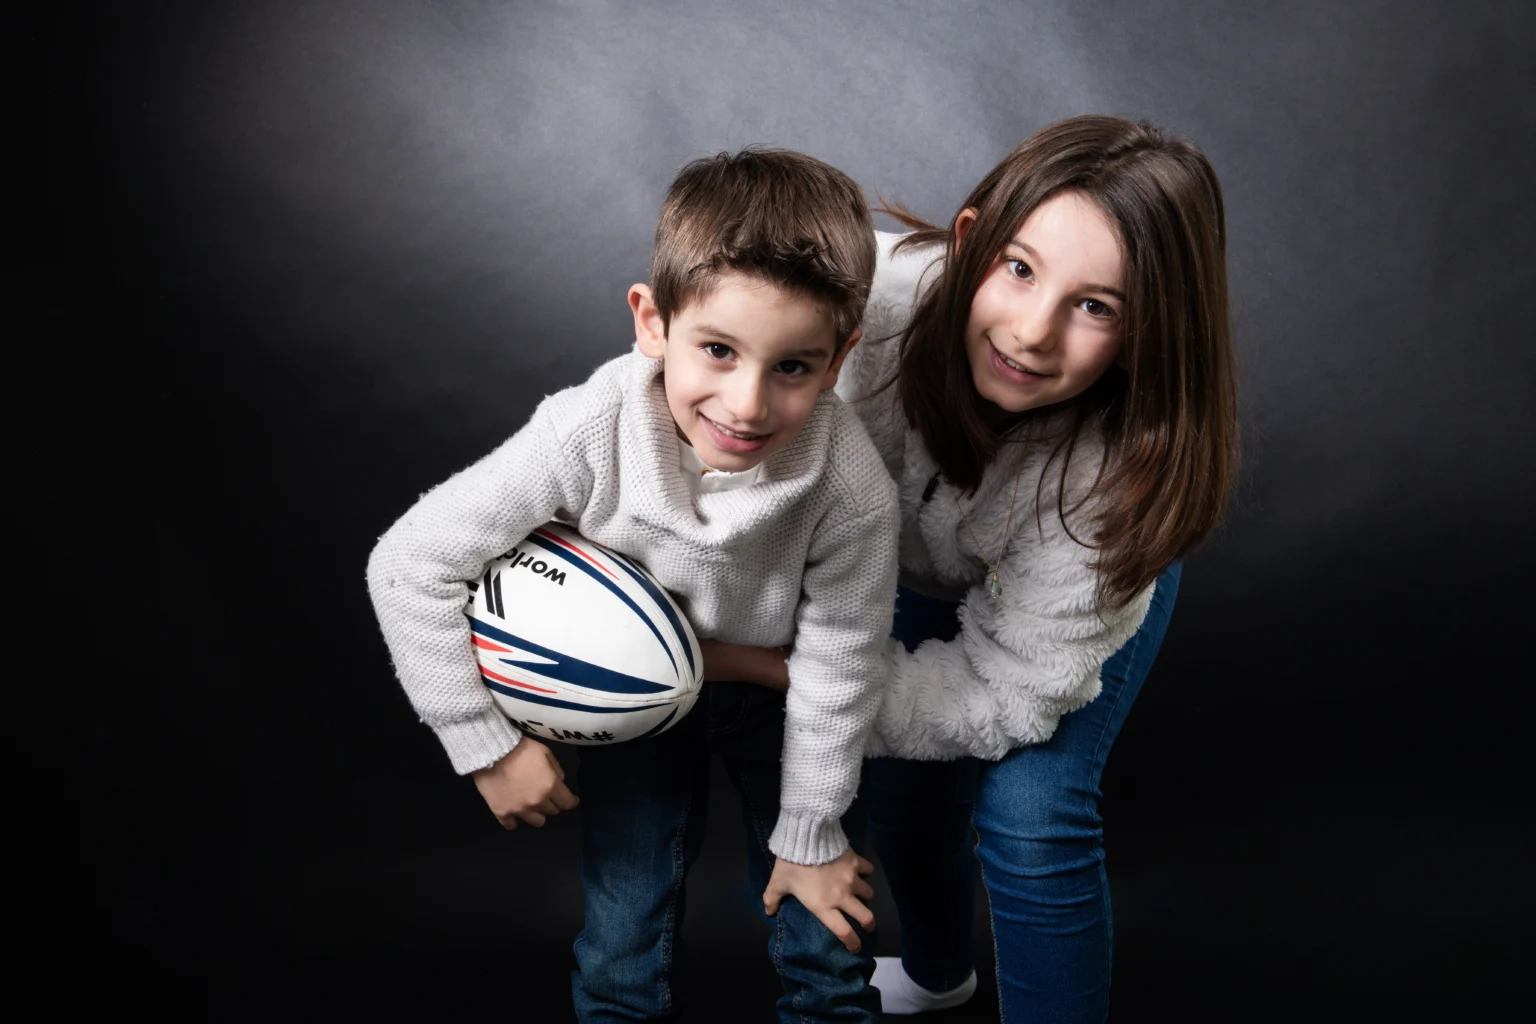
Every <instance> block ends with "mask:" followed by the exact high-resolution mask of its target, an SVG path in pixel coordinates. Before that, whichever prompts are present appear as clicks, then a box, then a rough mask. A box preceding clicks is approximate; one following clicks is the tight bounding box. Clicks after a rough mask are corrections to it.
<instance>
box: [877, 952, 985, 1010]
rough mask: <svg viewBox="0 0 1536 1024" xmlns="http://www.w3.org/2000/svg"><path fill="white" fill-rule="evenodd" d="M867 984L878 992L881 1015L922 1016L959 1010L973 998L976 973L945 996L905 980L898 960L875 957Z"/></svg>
mask: <svg viewBox="0 0 1536 1024" xmlns="http://www.w3.org/2000/svg"><path fill="white" fill-rule="evenodd" d="M869 983H870V984H871V985H873V986H874V987H875V988H877V989H879V990H880V1012H881V1013H890V1014H904V1013H924V1012H926V1011H928V1010H944V1009H948V1008H949V1007H951V1006H959V1005H960V1004H961V1003H963V1002H965V1001H966V1000H967V999H969V998H971V996H973V995H975V994H976V972H975V971H972V972H971V976H970V977H969V978H966V979H965V980H964V981H962V982H961V983H960V984H958V985H956V986H955V987H954V988H952V989H950V990H949V991H947V992H934V991H931V990H929V989H926V988H923V986H921V985H919V984H918V983H917V982H915V981H913V980H912V979H911V977H909V976H908V974H907V970H906V968H905V967H902V966H901V957H899V956H877V957H875V976H874V977H873V978H871V979H870V980H869Z"/></svg>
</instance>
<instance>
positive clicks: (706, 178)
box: [651, 147, 875, 349]
mask: <svg viewBox="0 0 1536 1024" xmlns="http://www.w3.org/2000/svg"><path fill="white" fill-rule="evenodd" d="M733 271H734V272H737V273H742V274H748V275H751V276H753V277H757V278H761V279H762V280H765V281H768V282H770V283H772V284H775V285H777V286H779V287H780V288H784V289H786V290H788V291H792V292H797V293H800V294H803V295H807V296H809V297H810V298H812V299H814V300H816V301H817V302H820V303H823V304H824V305H825V306H826V308H827V310H828V312H830V313H831V315H832V321H833V325H834V327H835V330H836V332H837V345H836V347H837V349H841V348H842V346H843V345H844V344H845V343H846V342H847V340H848V338H849V336H850V335H851V334H852V333H853V331H854V330H855V329H856V328H857V327H858V326H859V321H860V319H861V318H862V317H863V315H864V304H865V302H866V301H867V300H868V299H869V287H870V282H871V281H872V280H873V279H874V276H875V228H874V221H873V220H872V219H871V218H870V212H869V203H868V202H867V201H866V199H865V198H864V193H863V191H862V190H861V189H860V188H859V186H858V185H857V184H856V183H855V182H854V181H853V179H852V178H850V177H848V176H847V175H846V174H844V173H843V172H842V171H839V170H838V169H837V168H835V167H832V166H831V165H829V164H826V163H823V162H822V161H820V160H817V159H816V158H815V157H812V156H807V155H805V154H804V153H796V152H793V151H791V150H784V149H765V148H758V147H748V148H747V149H744V150H742V151H741V152H739V153H735V154H731V153H720V154H718V155H716V156H712V157H704V158H702V159H699V160H695V161H693V162H692V163H690V164H688V165H687V166H686V167H684V168H683V169H682V170H681V171H680V172H678V175H677V177H676V178H675V179H673V181H672V187H671V188H669V189H668V190H667V197H666V199H665V200H664V201H663V202H662V205H661V216H660V218H659V220H658V221H657V224H656V246H655V249H654V250H653V251H652V253H651V292H652V295H653V296H654V298H655V302H656V308H657V311H658V312H660V313H661V322H662V325H663V327H664V328H665V327H670V326H671V323H672V317H673V316H674V315H675V314H676V313H678V312H679V311H680V310H682V309H683V307H684V306H686V305H687V304H688V303H689V302H695V301H697V300H699V299H702V298H705V297H707V296H708V295H709V294H710V292H712V291H713V290H714V287H715V285H716V283H717V282H718V281H719V279H720V276H721V275H722V274H725V273H729V272H733Z"/></svg>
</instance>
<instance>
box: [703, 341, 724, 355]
mask: <svg viewBox="0 0 1536 1024" xmlns="http://www.w3.org/2000/svg"><path fill="white" fill-rule="evenodd" d="M704 354H705V355H707V356H709V357H710V358H711V359H729V358H730V357H731V346H729V345H724V344H721V343H720V342H718V341H712V342H710V343H709V344H707V345H705V346H704Z"/></svg>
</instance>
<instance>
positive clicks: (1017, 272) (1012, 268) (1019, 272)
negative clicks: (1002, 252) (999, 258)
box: [1003, 256, 1035, 281]
mask: <svg viewBox="0 0 1536 1024" xmlns="http://www.w3.org/2000/svg"><path fill="white" fill-rule="evenodd" d="M1003 262H1004V263H1006V264H1007V265H1008V273H1010V274H1012V275H1013V276H1014V277H1016V278H1018V279H1019V280H1020V281H1028V280H1029V279H1030V278H1032V277H1034V276H1035V272H1034V270H1032V269H1031V268H1030V266H1029V264H1028V263H1025V262H1024V261H1023V260H1021V259H1016V258H1014V257H1012V256H1009V257H1007V258H1005V259H1004V260H1003Z"/></svg>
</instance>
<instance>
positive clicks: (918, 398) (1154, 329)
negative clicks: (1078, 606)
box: [881, 116, 1239, 604]
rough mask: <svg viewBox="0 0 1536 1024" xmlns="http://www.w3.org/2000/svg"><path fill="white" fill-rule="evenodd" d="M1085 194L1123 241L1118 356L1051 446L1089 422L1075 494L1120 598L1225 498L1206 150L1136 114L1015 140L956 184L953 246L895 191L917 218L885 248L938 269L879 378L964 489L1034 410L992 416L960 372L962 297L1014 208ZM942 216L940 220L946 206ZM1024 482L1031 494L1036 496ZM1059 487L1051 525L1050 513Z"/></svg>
mask: <svg viewBox="0 0 1536 1024" xmlns="http://www.w3.org/2000/svg"><path fill="white" fill-rule="evenodd" d="M1069 191H1070V192H1079V193H1082V194H1083V195H1085V196H1087V197H1089V198H1090V199H1092V200H1093V201H1094V202H1095V203H1097V204H1098V206H1099V208H1100V209H1101V210H1103V212H1104V214H1105V216H1107V217H1108V218H1109V220H1110V221H1111V222H1112V223H1113V224H1115V225H1116V227H1117V228H1118V230H1119V233H1120V242H1121V246H1122V248H1123V251H1124V254H1125V278H1126V288H1125V294H1126V303H1125V306H1126V308H1125V311H1124V313H1125V319H1124V321H1123V322H1124V323H1125V325H1126V326H1125V338H1124V341H1123V349H1122V357H1121V360H1120V362H1121V363H1122V364H1123V366H1124V369H1121V368H1120V367H1115V368H1112V369H1111V370H1109V371H1108V372H1107V373H1106V374H1105V375H1104V376H1103V377H1102V378H1100V379H1099V380H1098V381H1097V382H1096V383H1095V384H1094V385H1093V386H1092V387H1090V388H1089V389H1088V390H1086V391H1085V392H1083V393H1082V394H1081V395H1079V396H1078V397H1077V398H1075V399H1072V400H1071V402H1070V403H1069V405H1070V406H1071V417H1072V420H1071V427H1072V429H1071V430H1070V431H1068V433H1067V434H1066V436H1065V437H1064V438H1063V440H1062V441H1061V442H1060V443H1059V444H1058V445H1057V447H1056V448H1055V450H1054V451H1053V452H1052V455H1051V458H1052V459H1053V460H1054V459H1056V458H1058V457H1059V458H1060V459H1061V479H1062V484H1063V486H1062V487H1061V488H1059V492H1058V493H1059V494H1062V495H1064V494H1065V493H1066V487H1065V482H1066V475H1067V467H1068V464H1069V463H1070V461H1071V458H1072V451H1073V446H1074V442H1075V440H1076V438H1077V437H1078V436H1079V434H1080V430H1081V428H1082V427H1083V426H1084V425H1085V424H1088V423H1097V424H1099V425H1100V426H1101V428H1102V430H1103V433H1104V437H1105V441H1106V449H1105V457H1104V462H1103V464H1102V465H1101V466H1100V467H1099V473H1098V478H1097V481H1096V483H1095V484H1094V487H1093V490H1092V492H1091V495H1090V497H1092V498H1093V500H1094V507H1095V512H1096V516H1097V519H1096V524H1095V526H1096V529H1095V535H1094V537H1093V538H1091V539H1090V540H1087V541H1084V543H1087V544H1089V545H1090V546H1092V547H1094V548H1096V549H1098V551H1099V557H1098V560H1097V563H1096V565H1097V569H1098V573H1099V596H1100V600H1101V602H1104V603H1108V604H1120V603H1123V602H1125V601H1127V600H1129V599H1130V598H1131V597H1132V596H1134V595H1135V594H1136V593H1137V592H1138V591H1140V590H1141V589H1142V588H1143V587H1145V586H1146V585H1147V584H1149V583H1151V582H1152V581H1153V580H1154V579H1156V578H1157V576H1158V575H1159V574H1160V573H1162V571H1163V570H1164V569H1165V568H1167V567H1168V565H1170V564H1171V563H1172V562H1173V561H1174V560H1175V559H1177V558H1179V557H1181V556H1183V555H1184V554H1186V553H1187V552H1188V551H1190V550H1191V549H1192V548H1193V547H1195V545H1197V544H1198V543H1200V541H1202V540H1204V539H1205V538H1206V537H1207V536H1208V535H1209V534H1210V533H1211V531H1212V530H1214V529H1215V528H1216V526H1217V524H1218V523H1219V522H1220V521H1221V518H1222V515H1223V513H1224V512H1225V510H1226V505H1227V495H1228V492H1229V491H1230V490H1231V487H1232V482H1233V478H1234V476H1235V475H1236V472H1237V462H1238V448H1239V445H1238V416H1237V368H1236V358H1235V355H1234V352H1233V345H1232V325H1231V315H1230V311H1229V307H1228V302H1227V269H1226V213H1225V210H1224V207H1223V204H1222V196H1221V185H1220V183H1219V182H1218V181H1217V179H1216V173H1215V171H1213V170H1212V169H1211V165H1210V162H1209V161H1208V160H1207V159H1206V158H1205V156H1204V154H1202V153H1201V152H1200V151H1199V150H1198V149H1196V148H1195V147H1194V146H1193V145H1192V144H1190V143H1189V142H1186V141H1184V140H1182V139H1176V138H1172V137H1170V136H1168V135H1166V134H1164V133H1163V132H1162V131H1160V130H1159V129H1157V128H1155V127H1153V126H1152V125H1149V124H1147V123H1145V122H1135V121H1128V120H1125V119H1124V118H1118V117H1103V116H1087V117H1076V118H1071V119H1068V120H1065V121H1059V122H1057V123H1055V124H1052V125H1049V126H1048V127H1046V128H1043V129H1041V130H1040V131H1038V132H1036V133H1035V134H1034V135H1031V136H1030V137H1029V138H1027V139H1025V140H1024V141H1023V142H1021V143H1020V144H1019V145H1018V146H1017V147H1015V149H1014V150H1013V151H1012V152H1011V153H1009V154H1008V155H1007V156H1006V157H1004V158H1003V160H1002V162H1001V163H999V164H998V165H997V166H996V167H995V168H993V169H992V171H991V173H989V174H988V175H987V176H986V177H985V178H983V179H982V180H981V183H980V184H978V185H977V186H976V188H975V189H973V190H972V191H971V194H970V195H969V196H967V197H966V199H965V202H964V203H963V204H962V205H961V211H964V210H966V209H974V210H975V211H976V219H975V221H974V223H972V224H971V226H970V229H969V230H968V231H967V232H966V236H965V244H964V245H963V246H961V247H960V248H959V251H956V246H955V221H954V219H951V220H950V223H949V227H947V228H939V227H935V226H934V225H932V224H929V223H927V222H926V221H923V220H921V219H919V218H917V217H916V216H914V215H913V214H911V213H910V212H909V211H907V210H905V209H903V208H902V207H900V206H896V205H894V204H886V205H885V206H883V207H882V208H881V209H882V210H883V212H885V213H888V214H890V215H891V216H893V217H895V218H896V219H897V220H899V221H901V222H902V223H904V224H906V225H907V226H908V227H911V228H915V229H916V230H915V231H914V232H913V233H912V234H911V235H908V236H907V237H906V238H905V239H903V240H902V242H901V243H900V246H903V247H906V246H922V245H927V244H931V243H943V245H944V247H945V248H944V264H943V270H942V272H941V274H940V275H939V277H938V279H937V280H936V281H935V283H934V285H933V287H932V288H930V289H929V290H928V291H927V293H926V294H925V295H924V296H923V298H922V299H921V300H920V301H919V303H918V305H917V308H916V311H915V312H914V314H913V317H912V321H911V323H910V324H909V325H908V326H907V328H906V329H905V330H904V331H903V332H902V334H901V346H902V350H901V363H900V372H899V374H898V377H897V379H896V387H897V389H898V393H899V394H900V396H901V402H902V406H903V407H904V408H905V410H906V415H907V419H908V421H909V422H910V423H911V425H912V426H913V428H914V429H916V430H917V431H918V433H919V434H920V435H921V436H922V439H923V443H924V444H925V445H926V446H927V448H928V451H929V452H931V453H932V455H933V457H934V459H935V460H936V461H937V462H938V464H939V467H940V468H941V469H942V470H943V472H944V475H945V477H947V478H948V479H949V481H950V482H951V483H953V484H955V485H956V486H957V487H960V488H961V489H962V490H966V491H974V490H975V489H976V487H977V486H978V485H979V484H980V483H981V477H982V473H983V472H984V471H985V469H986V467H987V465H988V464H989V463H990V462H991V461H992V459H993V458H994V457H995V456H996V455H997V452H998V449H999V447H1000V445H1001V444H1003V442H1004V441H1005V440H1007V439H1009V438H1010V437H1012V436H1014V435H1015V431H1016V429H1017V428H1019V427H1020V426H1021V425H1022V424H1021V420H1025V421H1027V420H1028V419H1030V418H1031V416H1032V415H1040V414H1046V415H1049V414H1053V413H1056V412H1058V411H1060V407H1051V408H1047V409H1040V410H1033V411H1032V412H1031V413H1026V414H1024V416H1023V417H1019V418H1015V419H1013V420H1011V421H1010V422H1007V423H1002V424H999V422H998V420H997V417H996V410H995V409H992V410H991V415H988V408H989V405H990V403H987V402H986V400H985V399H983V398H982V397H981V396H980V395H979V394H978V393H977V391H976V389H975V386H974V385H973V384H972V379H971V368H970V362H969V360H968V359H967V357H966V351H965V331H966V324H967V322H968V321H969V319H970V312H971V299H972V297H973V296H974V295H975V294H976V289H977V288H979V287H980V286H981V283H982V279H983V278H985V277H986V275H987V273H988V271H990V270H991V269H992V267H993V266H994V264H995V263H996V261H997V260H998V258H999V257H1000V256H1001V255H1002V253H1003V249H1004V247H1005V246H1006V245H1007V244H1008V242H1009V241H1010V240H1011V239H1012V238H1013V236H1014V234H1015V233H1016V232H1017V231H1018V229H1019V226H1020V225H1022V224H1023V223H1024V220H1025V219H1026V218H1027V217H1028V216H1029V214H1030V213H1031V212H1032V211H1033V210H1034V209H1035V207H1037V206H1039V205H1040V204H1041V203H1042V202H1044V201H1045V200H1046V199H1049V198H1051V197H1052V196H1055V195H1058V194H1060V193H1063V192H1069ZM958 215H959V214H958V213H957V214H956V216H957V217H958ZM1038 493H1039V492H1038V491H1037V495H1038ZM1062 501H1063V499H1060V498H1059V499H1058V502H1057V514H1058V515H1059V516H1060V517H1061V519H1062V523H1063V525H1065V523H1066V516H1067V509H1066V508H1065V507H1064V506H1063V504H1062Z"/></svg>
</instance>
